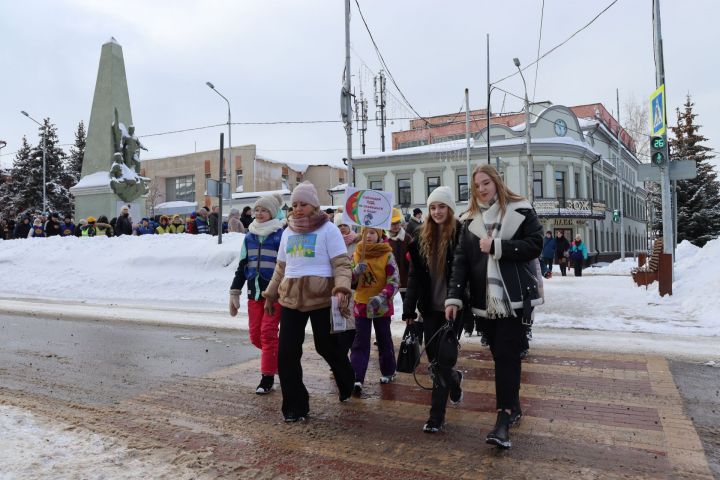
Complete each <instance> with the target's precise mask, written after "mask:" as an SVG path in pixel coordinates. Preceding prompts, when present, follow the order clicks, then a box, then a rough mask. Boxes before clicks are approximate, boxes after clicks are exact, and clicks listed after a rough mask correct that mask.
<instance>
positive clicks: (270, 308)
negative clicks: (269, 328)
mask: <svg viewBox="0 0 720 480" xmlns="http://www.w3.org/2000/svg"><path fill="white" fill-rule="evenodd" d="M264 309H265V313H266V314H268V315H270V316H273V315H275V302H274V301H273V300H271V299H269V298H266V299H265V307H264Z"/></svg>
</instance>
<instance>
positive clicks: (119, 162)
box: [70, 38, 147, 220]
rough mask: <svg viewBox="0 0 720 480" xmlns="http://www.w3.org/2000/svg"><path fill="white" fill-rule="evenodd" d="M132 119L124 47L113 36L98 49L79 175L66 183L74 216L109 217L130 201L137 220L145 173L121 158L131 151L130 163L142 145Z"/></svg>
mask: <svg viewBox="0 0 720 480" xmlns="http://www.w3.org/2000/svg"><path fill="white" fill-rule="evenodd" d="M132 125H133V122H132V113H131V111H130V96H129V95H128V86H127V78H126V76H125V61H124V59H123V51H122V47H121V46H120V44H119V43H117V41H116V40H115V39H114V38H111V39H110V41H108V42H107V43H105V44H104V45H103V46H102V50H101V53H100V66H99V67H98V74H97V81H96V83H95V94H94V96H93V103H92V110H91V112H90V122H89V124H88V136H87V142H86V144H85V155H84V157H83V163H82V172H81V178H80V181H79V182H78V184H77V185H75V186H74V187H72V188H71V189H70V191H71V192H72V194H73V195H74V196H75V218H76V219H80V218H87V217H88V216H93V217H95V218H97V217H99V216H100V215H106V216H107V217H108V219H111V218H113V217H115V216H117V215H118V213H119V211H120V209H121V208H122V207H123V206H124V205H130V211H131V215H132V216H133V218H134V219H136V220H139V219H140V218H142V217H143V216H144V215H145V200H144V198H143V195H144V194H145V193H147V184H146V181H145V180H146V179H143V178H142V177H140V176H139V175H137V174H138V173H139V171H137V172H136V171H134V169H133V168H132V167H131V166H129V168H125V163H124V162H123V158H124V157H130V160H129V161H128V162H127V163H128V164H129V163H130V161H132V159H133V158H137V157H138V156H139V148H138V146H139V147H140V148H142V146H141V145H140V143H139V141H138V139H137V137H135V135H134V128H133V127H132ZM128 127H131V128H128ZM128 146H130V151H129V152H128ZM138 165H139V163H138ZM111 171H112V174H111Z"/></svg>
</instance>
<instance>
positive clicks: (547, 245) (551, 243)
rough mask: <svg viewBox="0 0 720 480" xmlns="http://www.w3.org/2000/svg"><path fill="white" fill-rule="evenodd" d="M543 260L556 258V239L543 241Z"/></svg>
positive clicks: (551, 238)
mask: <svg viewBox="0 0 720 480" xmlns="http://www.w3.org/2000/svg"><path fill="white" fill-rule="evenodd" d="M540 256H541V257H543V258H555V237H550V238H547V237H545V238H544V239H543V249H542V253H541V254H540Z"/></svg>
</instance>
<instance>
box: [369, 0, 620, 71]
mask: <svg viewBox="0 0 720 480" xmlns="http://www.w3.org/2000/svg"><path fill="white" fill-rule="evenodd" d="M356 1H357V0H356ZM617 2H618V0H613V1H612V3H610V5H608V6H607V7H605V8H604V9H602V10H601V11H600V13H598V14H597V15H595V17H593V19H592V20H590V21H589V22H588V23H586V24H585V25H584V26H582V27H581V28H579V29H578V30H576V31H575V32H574V33H573V34H572V35H570V36H569V37H568V38H566V39H565V40H563V41H562V42H560V43H559V44H557V45H555V46H554V47H552V48H551V49H550V50H548V51H547V52H545V53H543V54H542V56H540V57H538V58H537V59H536V60H535V61H534V62H531V63H529V64H527V65H525V66H524V67H523V68H522V71H525V70H527V69H528V68H530V67H532V66H533V65H535V64H536V63H537V62H539V61H540V60H542V59H543V58H545V57H547V56H548V55H550V54H551V53H552V52H554V51H555V50H557V49H558V48H560V47H562V46H563V45H565V44H566V43H567V42H569V41H570V40H571V39H572V38H573V37H574V36H575V35H577V34H578V33H580V32H582V31H583V30H585V29H586V28H588V27H589V26H590V25H592V24H593V23H594V22H595V20H597V19H598V18H600V16H601V15H602V14H603V13H605V12H607V11H608V10H609V9H610V7H612V6H613V5H615V4H616V3H617ZM519 73H520V72H519V71H515V72H513V73H511V74H510V75H507V76H505V77H503V78H501V79H500V80H496V81H494V82H492V84H493V85H496V84H498V83H500V82H503V81H505V80H507V79H508V78H511V77H514V76H515V75H518V74H519Z"/></svg>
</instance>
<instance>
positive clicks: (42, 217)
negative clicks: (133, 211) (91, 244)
mask: <svg viewBox="0 0 720 480" xmlns="http://www.w3.org/2000/svg"><path fill="white" fill-rule="evenodd" d="M60 217H61V216H60V215H59V214H58V213H57V212H53V213H50V214H38V215H35V216H33V215H23V216H21V217H20V218H19V219H18V220H17V222H15V221H14V220H13V221H10V222H6V221H5V220H2V219H0V240H12V239H22V238H46V237H52V236H61V237H95V236H107V237H119V236H121V235H155V234H159V235H162V234H167V233H190V234H202V233H207V234H210V235H218V232H219V231H220V228H222V232H223V233H229V232H237V233H245V232H246V228H247V226H248V225H250V223H251V222H252V221H253V218H252V215H251V208H250V207H245V208H244V209H243V212H242V214H241V213H240V211H239V210H238V209H236V208H233V209H231V210H230V214H229V215H228V219H227V221H222V222H221V221H220V218H219V208H218V207H217V206H216V207H212V209H211V208H209V207H201V208H200V209H198V210H197V211H195V212H192V214H190V215H189V216H188V217H187V218H186V219H183V217H182V216H180V215H177V214H176V215H172V216H169V215H156V216H154V217H144V218H142V219H141V220H140V221H139V222H135V221H133V219H132V218H131V217H130V208H129V207H127V206H125V207H122V208H121V210H120V215H118V216H117V217H114V218H112V219H111V220H108V218H107V216H105V215H100V216H98V217H95V216H93V215H90V216H88V217H87V218H83V219H80V220H79V221H78V222H77V224H75V221H74V220H73V218H72V215H70V214H66V215H64V216H63V217H62V220H60Z"/></svg>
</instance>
